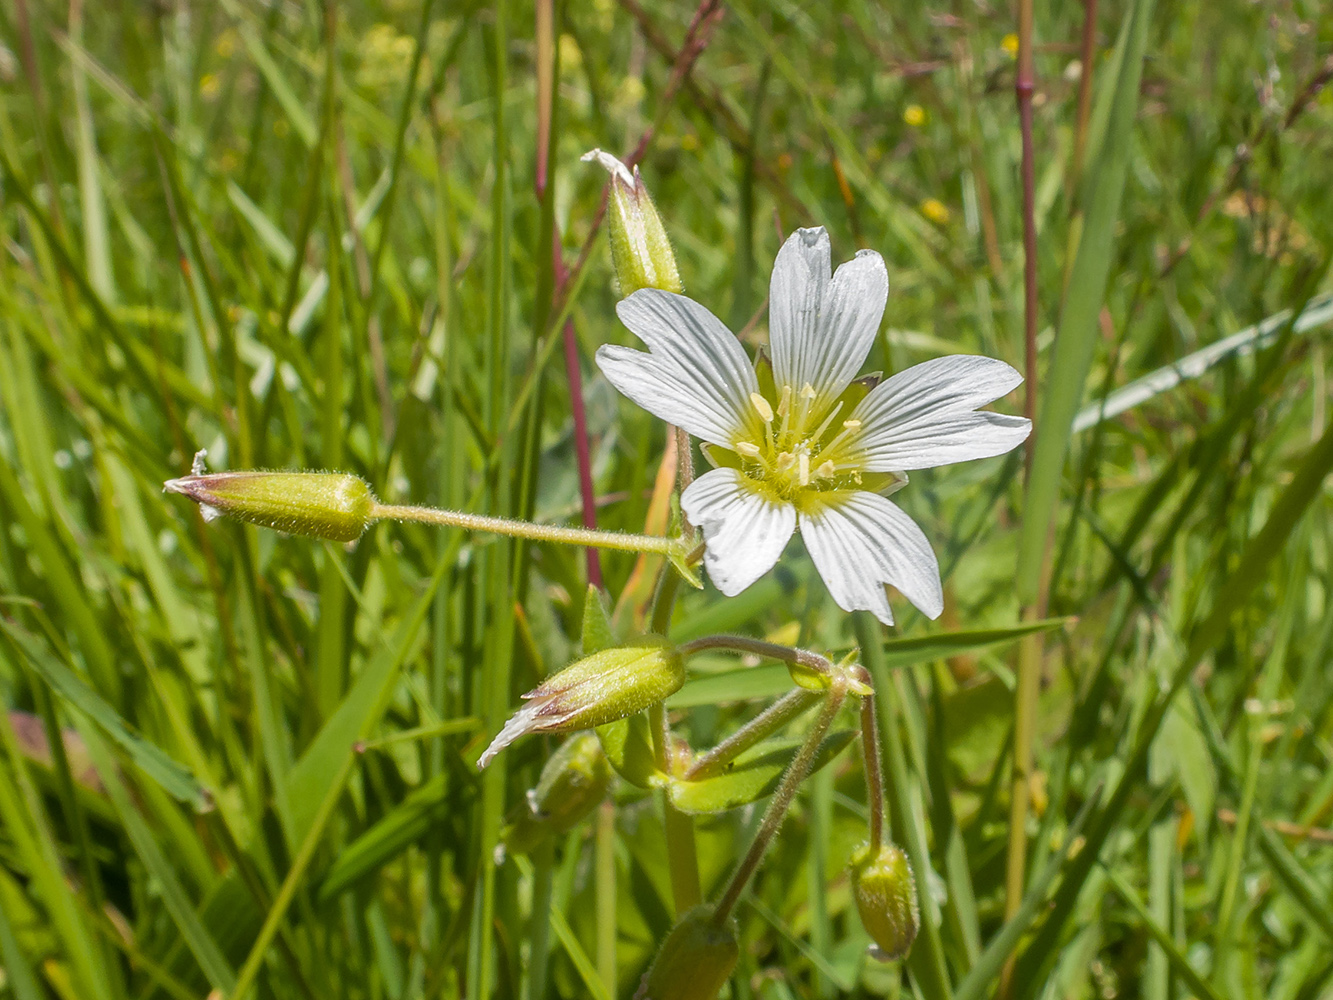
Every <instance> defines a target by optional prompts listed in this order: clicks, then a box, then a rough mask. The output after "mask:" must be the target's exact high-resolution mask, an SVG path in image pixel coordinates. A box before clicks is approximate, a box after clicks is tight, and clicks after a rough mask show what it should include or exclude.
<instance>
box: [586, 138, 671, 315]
mask: <svg viewBox="0 0 1333 1000" xmlns="http://www.w3.org/2000/svg"><path fill="white" fill-rule="evenodd" d="M592 160H595V161H596V162H598V163H600V164H601V165H602V166H603V167H605V168H606V169H607V171H608V172H609V173H610V174H611V198H610V202H609V204H608V206H607V211H608V213H609V214H608V217H607V218H608V227H609V230H610V236H611V262H612V263H613V264H614V265H615V269H616V278H617V279H618V280H619V282H620V295H621V297H622V298H625V297H627V296H629V295H631V294H633V293H634V292H637V291H638V290H639V289H640V288H661V289H663V290H664V291H668V292H679V291H680V290H681V289H682V287H683V286H682V285H681V283H680V274H679V273H678V272H677V271H676V256H675V254H673V253H672V252H671V241H670V240H669V239H668V238H667V234H666V230H665V229H664V228H662V220H661V218H660V217H659V216H658V214H657V209H656V207H654V205H653V199H652V198H651V197H650V196H649V194H648V189H647V188H646V187H645V186H644V184H643V180H642V179H641V178H640V177H639V168H638V167H635V168H634V170H633V172H631V171H630V169H629V167H627V166H625V164H623V163H621V162H620V161H619V160H618V159H616V158H615V157H614V156H612V155H611V154H610V153H606V152H603V151H602V150H600V149H594V150H592V151H591V152H589V153H584V154H583V161H584V162H585V163H586V162H589V161H592Z"/></svg>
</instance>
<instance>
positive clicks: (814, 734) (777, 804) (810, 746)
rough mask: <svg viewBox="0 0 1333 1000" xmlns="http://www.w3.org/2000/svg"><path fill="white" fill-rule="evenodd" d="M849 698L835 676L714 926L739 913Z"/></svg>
mask: <svg viewBox="0 0 1333 1000" xmlns="http://www.w3.org/2000/svg"><path fill="white" fill-rule="evenodd" d="M846 697H847V682H846V680H845V679H844V678H843V677H841V676H835V677H834V679H833V685H832V687H830V688H829V690H828V693H827V694H826V695H825V696H824V698H825V701H824V707H823V708H822V709H821V710H820V713H819V717H818V718H817V719H816V720H815V724H814V726H813V727H812V728H811V729H810V732H809V734H807V735H806V737H805V742H804V743H802V744H801V749H800V750H799V751H798V752H797V754H796V756H795V757H794V758H793V759H792V762H791V764H790V765H789V766H788V767H787V771H786V773H785V774H783V776H782V782H781V783H780V784H779V785H778V789H777V791H776V792H774V793H773V799H772V801H770V802H769V804H768V809H767V810H766V811H765V812H764V818H763V820H762V821H761V822H760V824H759V830H758V832H757V833H756V834H755V835H754V840H753V841H751V842H750V849H749V850H748V851H746V852H745V857H744V858H742V859H741V863H740V864H738V865H737V866H736V870H735V872H733V873H732V876H731V881H730V882H729V883H727V889H726V891H725V892H724V893H723V894H722V898H721V899H720V900H718V904H717V907H716V909H714V911H713V918H712V922H713V925H714V926H717V927H721V926H722V925H723V924H724V923H726V921H727V918H728V917H729V916H731V911H732V910H733V909H735V907H736V903H737V901H738V900H739V899H740V898H741V893H742V892H744V891H745V887H746V885H748V884H749V882H750V879H751V877H752V876H753V875H754V873H755V871H756V870H757V869H758V868H759V863H760V862H761V861H762V860H763V859H764V853H765V852H766V851H767V850H768V845H769V843H770V842H771V841H772V839H773V837H774V835H775V834H776V833H777V832H778V828H779V827H781V826H782V819H783V817H784V816H786V815H787V810H788V809H789V808H791V804H792V800H793V799H795V798H796V792H797V791H798V790H799V789H800V787H801V782H803V781H804V780H805V779H806V777H807V776H808V775H809V774H810V767H811V765H812V764H813V763H814V760H815V754H816V753H817V752H818V751H819V745H820V744H821V743H822V742H824V737H825V735H827V733H828V731H829V727H831V726H832V725H833V720H834V718H835V717H836V716H837V714H838V710H839V709H840V708H842V703H843V700H844V699H845V698H846Z"/></svg>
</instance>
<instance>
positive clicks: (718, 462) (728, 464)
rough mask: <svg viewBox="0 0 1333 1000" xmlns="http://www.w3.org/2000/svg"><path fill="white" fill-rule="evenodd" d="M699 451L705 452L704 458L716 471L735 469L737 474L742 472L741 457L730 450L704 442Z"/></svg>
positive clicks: (701, 443)
mask: <svg viewBox="0 0 1333 1000" xmlns="http://www.w3.org/2000/svg"><path fill="white" fill-rule="evenodd" d="M699 450H700V451H701V452H703V456H704V458H706V459H708V464H709V465H711V466H712V467H713V468H715V469H735V470H736V471H737V472H739V471H740V470H741V457H740V456H739V455H737V454H736V453H735V452H734V451H732V450H731V449H730V448H720V447H718V446H717V445H715V444H710V443H709V442H707V441H702V442H700V444H699Z"/></svg>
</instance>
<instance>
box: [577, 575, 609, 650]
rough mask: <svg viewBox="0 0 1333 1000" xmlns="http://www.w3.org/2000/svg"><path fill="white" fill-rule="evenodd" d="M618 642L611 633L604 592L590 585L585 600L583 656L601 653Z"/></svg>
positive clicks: (594, 585)
mask: <svg viewBox="0 0 1333 1000" xmlns="http://www.w3.org/2000/svg"><path fill="white" fill-rule="evenodd" d="M615 641H616V639H615V635H614V634H613V633H612V631H611V620H610V619H609V618H607V616H606V608H605V606H604V605H603V604H602V591H601V589H600V588H599V587H598V586H597V585H596V584H592V583H590V584H588V593H587V594H586V595H585V596H584V598H583V633H582V646H583V655H584V656H591V655H592V654H593V653H598V652H601V651H602V650H603V649H606V648H607V647H608V646H610V645H612V644H614V643H615Z"/></svg>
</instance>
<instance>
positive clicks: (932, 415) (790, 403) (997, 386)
mask: <svg viewBox="0 0 1333 1000" xmlns="http://www.w3.org/2000/svg"><path fill="white" fill-rule="evenodd" d="M830 270H831V269H830V248H829V238H828V233H826V232H825V231H824V230H823V228H818V229H800V230H797V231H796V232H795V233H793V234H792V236H791V237H790V238H789V239H788V240H787V242H786V243H785V244H784V245H783V247H782V249H781V250H780V251H779V252H778V259H777V261H776V262H775V263H774V265H773V277H772V280H771V284H770V286H769V300H768V315H769V346H770V349H771V350H772V361H771V363H770V361H769V359H768V358H767V357H766V356H765V355H764V353H763V352H762V351H761V352H760V354H759V357H758V359H757V360H756V361H755V363H754V364H751V363H750V360H749V358H747V357H746V354H745V351H744V350H743V349H742V347H741V345H740V341H738V340H737V339H736V338H735V337H734V336H733V335H732V333H731V332H730V331H729V330H728V329H727V328H726V327H725V326H723V324H722V322H721V321H720V320H718V319H717V317H715V316H714V315H713V314H712V313H710V312H709V311H708V310H707V309H705V308H704V307H703V306H701V305H699V304H698V303H697V302H694V301H692V300H691V299H688V298H686V297H685V296H683V295H674V294H672V293H670V292H663V291H659V290H656V289H643V290H641V291H638V292H635V293H634V294H633V295H631V296H630V297H629V298H627V299H625V300H624V301H622V302H621V303H620V305H619V306H618V307H617V310H616V311H617V313H618V314H619V315H620V319H621V321H622V322H623V323H624V324H625V325H626V326H627V327H629V328H630V330H632V331H633V332H634V333H635V334H636V335H637V336H638V337H639V339H640V340H642V341H643V342H644V343H645V344H647V345H648V353H646V354H645V353H644V352H642V351H635V350H631V349H629V348H627V347H618V346H610V345H608V346H604V347H602V348H600V349H599V350H598V352H597V363H598V364H599V365H600V366H601V369H602V371H603V372H604V373H605V374H606V377H607V378H608V379H609V380H610V382H611V384H612V385H614V386H615V387H616V388H617V389H619V390H620V391H621V392H622V393H624V394H625V395H626V396H628V397H629V398H630V399H632V400H634V402H636V403H638V404H639V405H640V406H642V407H643V408H644V409H646V410H648V411H649V412H650V413H653V414H655V415H656V416H658V417H661V418H662V419H663V420H666V421H668V422H669V423H672V424H675V425H676V426H678V427H683V428H684V429H685V430H686V431H688V432H689V433H690V434H693V435H694V436H695V437H698V438H701V439H702V440H703V441H704V442H705V444H704V451H705V454H706V455H707V456H708V458H709V460H710V461H711V462H713V464H714V465H716V466H717V468H715V469H713V470H712V471H711V472H708V473H705V474H704V475H702V476H700V477H699V478H698V479H696V480H695V481H694V482H693V483H692V484H690V486H689V487H688V488H687V489H686V490H685V493H684V494H683V495H682V496H681V507H682V509H683V510H684V511H685V513H686V515H687V516H688V517H689V519H690V520H691V521H692V522H693V523H694V524H697V525H699V526H700V527H701V528H702V529H703V533H704V540H705V542H706V554H705V557H704V563H705V565H706V566H707V568H708V575H709V576H710V577H711V578H712V580H713V583H714V584H716V585H717V588H718V589H719V590H721V591H722V593H724V594H726V595H727V596H729V597H730V596H734V595H736V594H739V593H740V592H741V591H742V590H744V589H745V588H746V587H748V586H750V584H752V583H754V582H755V580H757V579H759V577H761V576H762V575H763V574H764V573H766V572H768V570H769V569H771V568H772V566H773V564H774V563H776V562H777V560H778V557H779V556H780V555H781V554H782V550H783V548H784V547H785V546H786V544H787V541H788V540H789V539H790V538H791V536H792V534H793V532H795V531H796V530H797V529H799V530H800V532H801V535H802V537H803V538H804V540H805V547H806V549H807V550H808V551H809V553H810V558H811V559H813V560H814V563H815V566H816V568H817V569H818V570H819V573H820V575H821V576H822V577H823V578H824V582H825V583H826V584H827V585H828V588H829V592H830V593H831V594H832V595H833V599H834V600H835V601H837V602H838V605H839V606H840V607H842V608H843V609H845V610H847V611H855V610H861V609H863V610H867V611H872V612H874V614H875V616H876V617H877V618H879V619H880V621H882V622H884V623H886V624H892V622H893V614H892V612H891V611H890V608H889V601H888V596H887V594H886V592H885V589H884V586H885V584H892V585H893V586H895V587H897V588H898V590H899V591H901V592H902V594H903V596H905V597H906V598H907V599H908V600H909V601H911V602H912V603H913V604H914V605H916V606H917V607H918V608H920V609H921V611H922V612H923V613H924V614H926V615H927V616H929V617H930V618H935V617H938V615H939V613H940V611H941V610H942V609H943V604H944V598H943V592H942V590H941V587H940V571H939V564H938V563H937V562H936V560H935V553H934V552H933V551H931V548H930V543H929V542H927V541H926V536H925V535H924V534H923V533H922V532H921V529H920V528H919V527H917V525H916V523H915V522H914V521H913V520H912V519H911V518H910V517H908V516H907V515H906V514H904V513H903V512H902V511H901V510H900V509H899V508H898V507H897V506H896V505H895V504H893V503H891V502H890V501H889V500H888V499H887V496H888V495H889V494H891V493H893V492H895V491H896V490H897V489H899V488H901V487H902V486H903V485H904V484H905V483H906V482H907V477H906V475H904V473H905V472H907V471H908V470H911V469H930V468H934V467H936V466H940V465H949V464H950V463H953V462H965V461H968V460H969V459H974V458H989V457H991V456H993V455H1002V454H1004V453H1005V452H1007V451H1009V450H1011V449H1012V448H1014V447H1016V446H1017V445H1019V444H1021V443H1022V442H1023V440H1024V439H1026V438H1027V436H1028V432H1029V431H1030V430H1031V424H1030V423H1029V421H1027V420H1025V419H1024V418H1022V417H1014V416H1009V415H1007V414H1002V413H991V412H988V411H985V410H978V409H977V408H978V407H980V406H984V405H986V404H987V403H991V402H993V401H995V400H996V399H999V398H1000V397H1001V396H1003V395H1005V394H1006V393H1008V392H1010V391H1011V390H1012V389H1013V388H1014V387H1015V386H1017V385H1018V384H1019V383H1020V382H1022V381H1023V379H1022V376H1021V375H1019V373H1018V372H1016V371H1015V370H1014V369H1013V368H1011V367H1010V366H1009V365H1007V364H1005V363H1004V362H1002V361H995V360H993V359H991V358H984V357H976V356H972V355H954V356H951V357H944V358H937V359H935V360H934V361H927V362H925V363H924V364H920V365H916V366H915V367H912V368H909V369H907V370H906V371H903V372H899V373H898V374H897V375H894V376H893V377H892V378H889V379H887V380H885V381H882V382H878V384H876V380H875V379H873V378H872V379H860V380H856V381H854V379H856V374H857V372H858V371H860V368H861V365H862V363H863V362H864V361H865V359H866V355H867V354H868V353H869V352H870V347H871V345H872V344H873V342H874V339H875V334H876V332H877V331H878V329H879V320H880V316H881V315H882V314H883V312H884V303H885V301H886V299H887V298H888V293H889V279H888V273H887V272H886V271H885V269H884V261H883V259H882V258H881V257H880V255H879V254H877V253H875V252H874V251H873V250H862V251H860V252H859V253H858V254H857V255H856V257H855V258H854V259H853V260H850V261H848V262H847V263H845V264H843V265H842V266H841V267H839V268H838V270H837V272H836V273H833V274H830Z"/></svg>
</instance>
